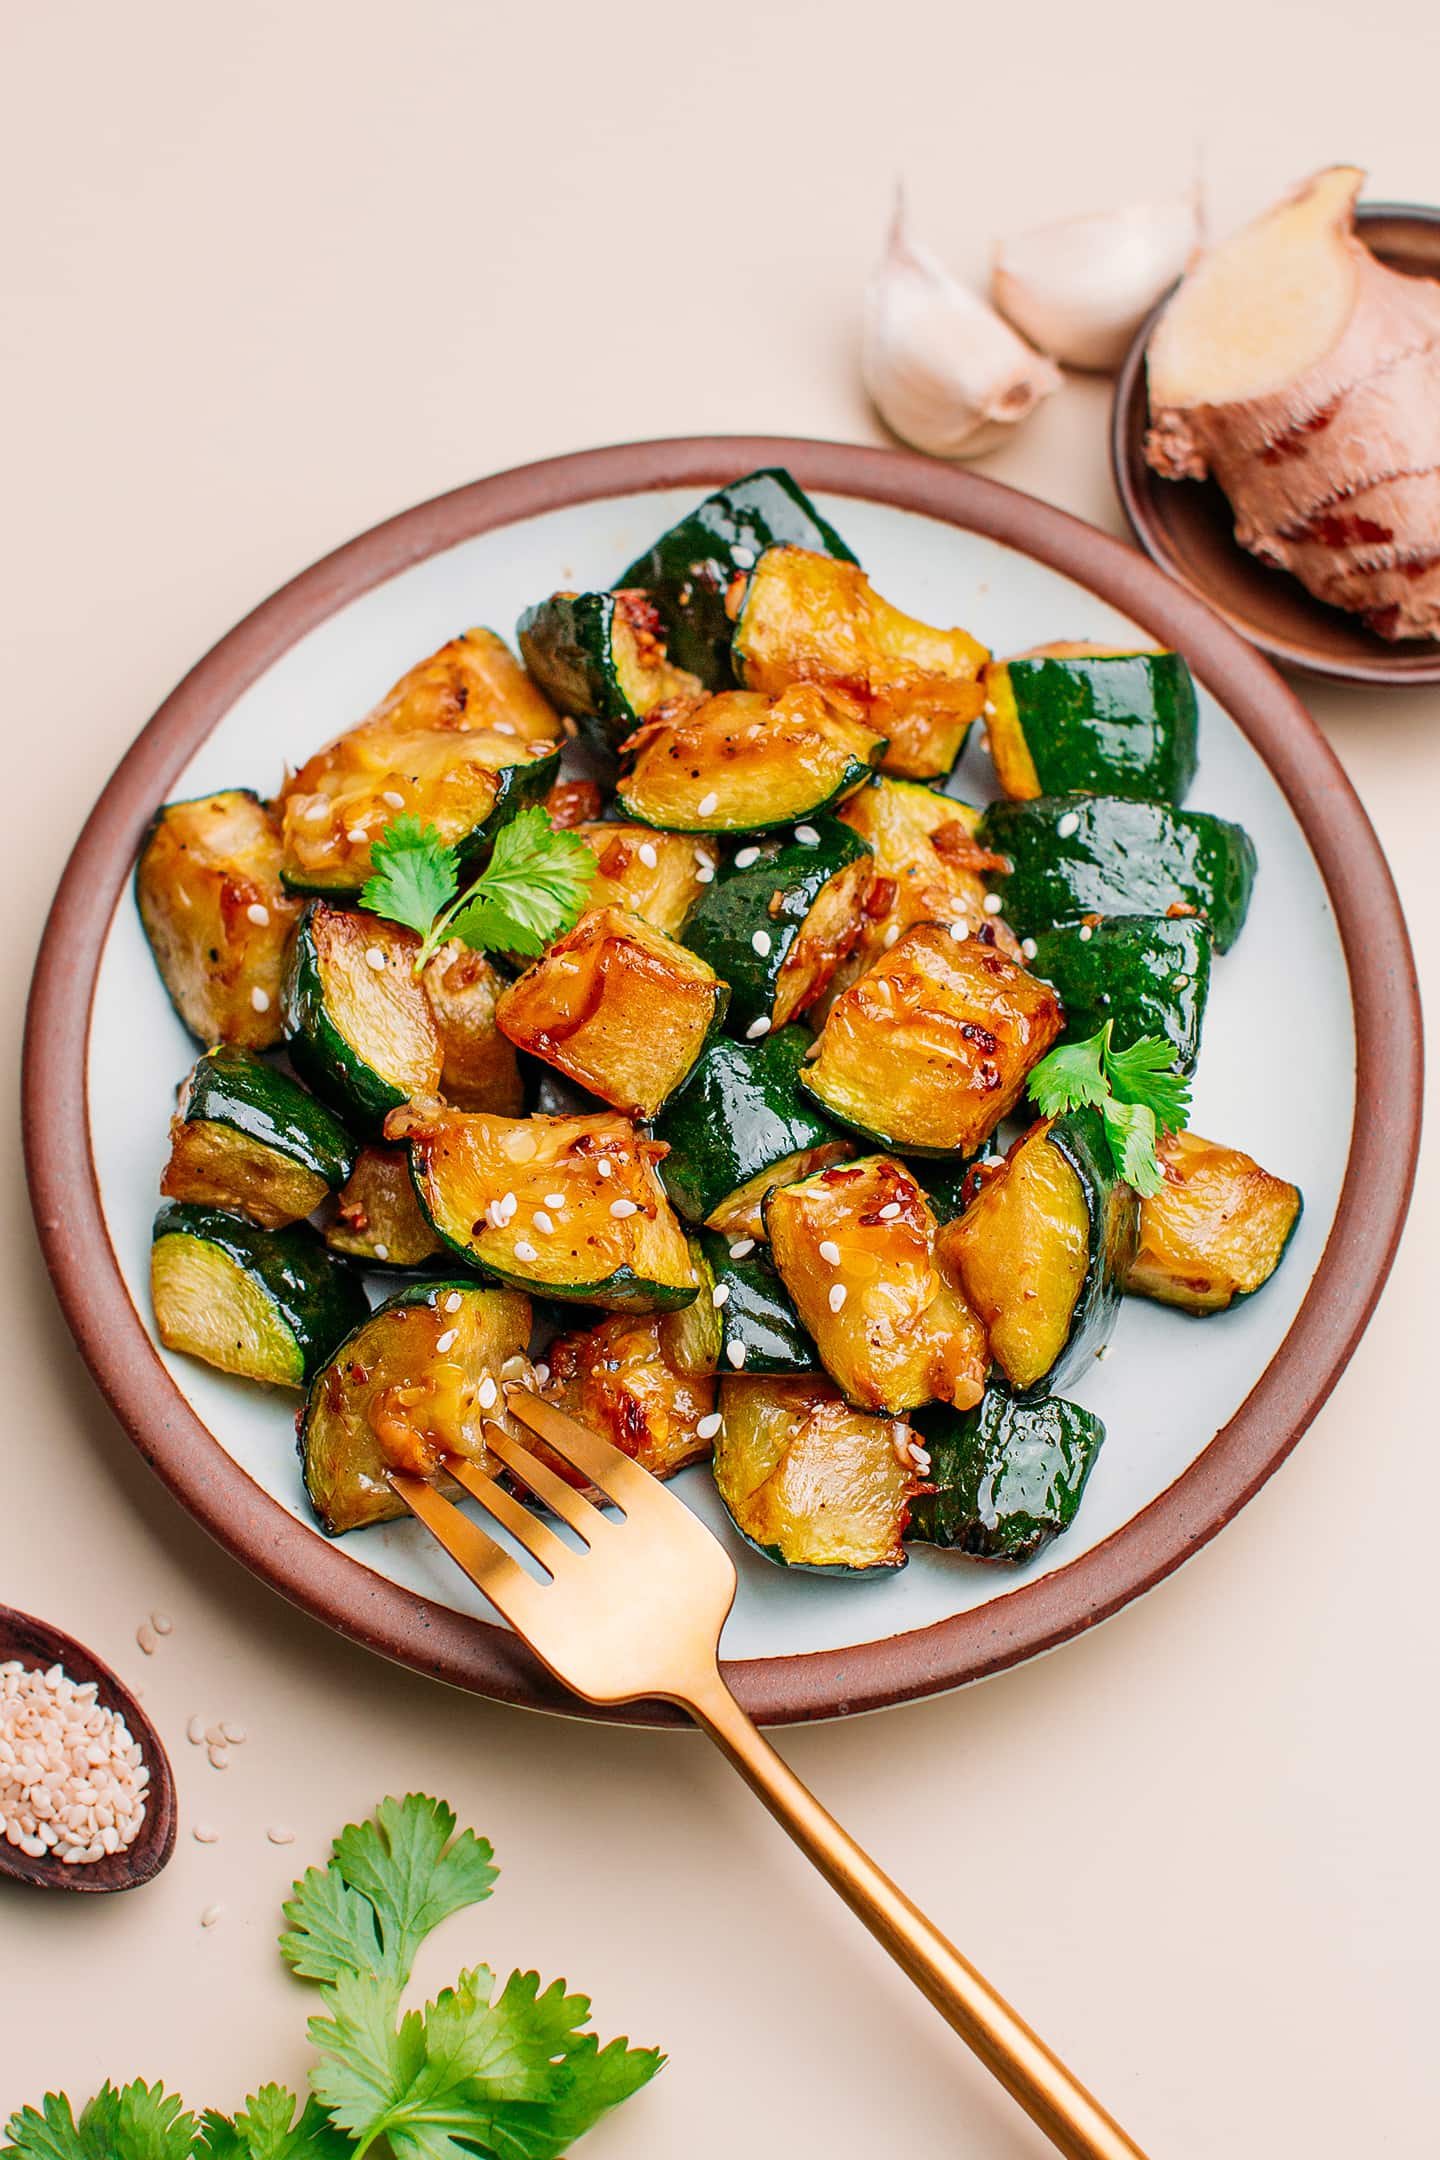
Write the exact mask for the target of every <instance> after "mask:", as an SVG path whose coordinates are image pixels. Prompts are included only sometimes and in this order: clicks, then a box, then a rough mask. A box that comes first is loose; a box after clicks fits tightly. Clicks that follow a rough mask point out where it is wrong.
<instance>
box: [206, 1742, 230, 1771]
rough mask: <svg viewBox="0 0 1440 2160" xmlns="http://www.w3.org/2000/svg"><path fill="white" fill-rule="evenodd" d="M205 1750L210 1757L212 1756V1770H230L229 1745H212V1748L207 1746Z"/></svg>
mask: <svg viewBox="0 0 1440 2160" xmlns="http://www.w3.org/2000/svg"><path fill="white" fill-rule="evenodd" d="M205 1752H206V1754H207V1755H208V1756H209V1758H210V1767H211V1769H212V1770H228V1769H229V1767H230V1750H229V1748H227V1747H210V1748H207V1749H206V1751H205Z"/></svg>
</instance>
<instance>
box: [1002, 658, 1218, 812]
mask: <svg viewBox="0 0 1440 2160" xmlns="http://www.w3.org/2000/svg"><path fill="white" fill-rule="evenodd" d="M985 694H986V696H987V698H988V699H989V703H990V712H989V716H988V726H989V732H990V748H991V751H992V753H993V755H994V759H995V777H996V779H997V780H998V781H999V783H1000V786H1001V788H1002V789H1003V790H1004V792H1005V793H1006V794H1007V795H1009V796H1011V797H1013V798H1014V799H1015V800H1016V801H1017V802H1026V801H1029V800H1030V799H1031V798H1032V797H1034V796H1036V795H1134V796H1139V797H1141V798H1143V799H1144V800H1146V801H1149V802H1169V803H1178V802H1183V801H1184V799H1185V793H1186V790H1187V789H1188V787H1189V785H1190V783H1191V781H1192V780H1193V779H1194V777H1195V740H1196V730H1197V725H1198V718H1199V715H1198V709H1197V706H1196V702H1195V684H1194V681H1193V679H1192V677H1191V674H1190V670H1189V668H1188V667H1187V666H1186V665H1185V662H1184V661H1183V660H1182V659H1181V657H1180V655H1179V653H1175V652H1128V653H1120V652H1117V653H1105V654H1098V653H1086V654H1083V655H1074V656H1072V655H1063V656H1062V655H1058V654H1053V653H1036V654H1033V655H1027V656H1025V657H1024V658H1021V659H1018V660H997V661H992V662H991V664H990V666H989V667H988V668H987V669H986V670H985Z"/></svg>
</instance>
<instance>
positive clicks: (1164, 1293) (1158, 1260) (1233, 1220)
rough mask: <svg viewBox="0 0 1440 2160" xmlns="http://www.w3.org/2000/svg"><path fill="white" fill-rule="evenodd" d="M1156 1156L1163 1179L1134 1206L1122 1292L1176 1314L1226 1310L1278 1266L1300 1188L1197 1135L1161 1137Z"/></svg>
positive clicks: (1289, 1234)
mask: <svg viewBox="0 0 1440 2160" xmlns="http://www.w3.org/2000/svg"><path fill="white" fill-rule="evenodd" d="M1157 1152H1158V1154H1159V1157H1160V1168H1161V1170H1162V1171H1163V1172H1164V1176H1165V1182H1164V1184H1163V1185H1162V1186H1161V1188H1160V1190H1159V1192H1157V1193H1153V1194H1152V1195H1151V1196H1150V1197H1149V1198H1148V1199H1146V1200H1142V1201H1141V1203H1140V1232H1139V1241H1138V1245H1137V1248H1136V1252H1135V1257H1134V1259H1133V1260H1132V1261H1131V1263H1130V1268H1129V1272H1128V1273H1127V1275H1126V1277H1125V1288H1126V1289H1127V1290H1128V1291H1130V1292H1131V1293H1132V1294H1133V1295H1134V1296H1136V1297H1148V1298H1157V1299H1158V1300H1159V1301H1160V1303H1161V1304H1162V1305H1178V1306H1179V1307H1180V1309H1181V1310H1182V1312H1188V1313H1215V1312H1224V1310H1225V1308H1226V1307H1227V1306H1228V1305H1233V1304H1234V1303H1235V1301H1236V1299H1237V1298H1246V1297H1250V1296H1251V1295H1252V1294H1253V1293H1254V1292H1255V1291H1256V1290H1259V1289H1260V1288H1261V1287H1262V1285H1263V1284H1265V1283H1267V1282H1269V1280H1270V1277H1271V1276H1272V1275H1273V1274H1274V1272H1275V1270H1276V1268H1277V1267H1279V1265H1280V1262H1281V1261H1282V1260H1283V1258H1284V1257H1285V1248H1286V1246H1287V1245H1288V1244H1289V1243H1290V1240H1291V1238H1292V1236H1293V1235H1294V1232H1295V1225H1296V1224H1297V1223H1298V1222H1299V1220H1300V1211H1301V1205H1302V1202H1301V1196H1300V1188H1299V1186H1298V1185H1287V1184H1286V1182H1285V1180H1284V1179H1283V1178H1277V1177H1272V1176H1271V1175H1270V1172H1269V1171H1268V1170H1262V1169H1261V1167H1260V1165H1259V1163H1257V1162H1256V1161H1255V1160H1254V1158H1253V1156H1250V1155H1245V1154H1242V1152H1241V1150H1240V1149H1239V1148H1232V1147H1223V1146H1221V1144H1220V1143H1219V1142H1218V1141H1216V1140H1202V1139H1201V1138H1200V1135H1199V1134H1198V1133H1193V1132H1178V1133H1167V1134H1166V1136H1165V1138H1164V1139H1163V1140H1162V1141H1161V1142H1160V1145H1159V1148H1158V1150H1157Z"/></svg>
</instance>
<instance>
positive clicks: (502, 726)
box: [490, 720, 515, 735]
mask: <svg viewBox="0 0 1440 2160" xmlns="http://www.w3.org/2000/svg"><path fill="white" fill-rule="evenodd" d="M490 725H491V727H492V728H493V729H494V731H495V733H496V734H497V735H513V734H514V732H515V723H514V721H513V720H492V721H491V723H490Z"/></svg>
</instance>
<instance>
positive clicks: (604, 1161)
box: [595, 1155, 615, 1177]
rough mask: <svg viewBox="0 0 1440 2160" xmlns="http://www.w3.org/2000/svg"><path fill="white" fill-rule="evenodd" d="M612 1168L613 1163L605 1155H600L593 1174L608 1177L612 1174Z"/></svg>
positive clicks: (613, 1166)
mask: <svg viewBox="0 0 1440 2160" xmlns="http://www.w3.org/2000/svg"><path fill="white" fill-rule="evenodd" d="M614 1169H615V1165H614V1163H612V1162H611V1161H610V1160H609V1159H608V1158H607V1157H606V1156H604V1155H602V1156H601V1157H600V1160H599V1161H598V1162H597V1163H596V1165H595V1175H596V1177H610V1176H611V1175H612V1174H613V1172H614Z"/></svg>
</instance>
